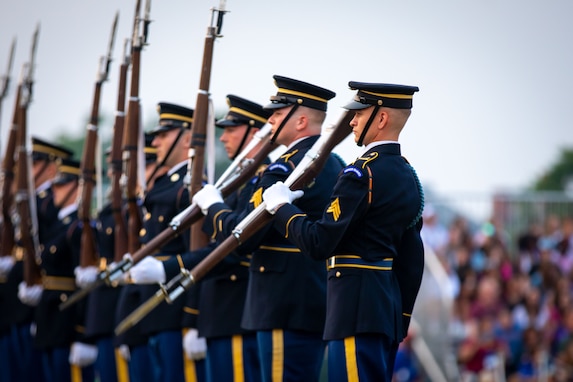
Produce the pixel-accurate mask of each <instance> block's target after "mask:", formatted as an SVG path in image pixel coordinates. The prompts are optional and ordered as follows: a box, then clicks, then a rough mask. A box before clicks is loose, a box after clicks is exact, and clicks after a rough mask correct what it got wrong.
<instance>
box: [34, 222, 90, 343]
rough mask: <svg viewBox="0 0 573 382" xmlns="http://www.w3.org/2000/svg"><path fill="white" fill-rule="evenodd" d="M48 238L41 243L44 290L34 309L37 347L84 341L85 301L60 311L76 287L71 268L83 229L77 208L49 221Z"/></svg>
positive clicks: (73, 264) (77, 253)
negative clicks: (53, 220) (51, 221)
mask: <svg viewBox="0 0 573 382" xmlns="http://www.w3.org/2000/svg"><path fill="white" fill-rule="evenodd" d="M51 228H52V229H51V235H50V239H47V240H46V241H45V242H44V243H43V251H42V277H43V284H44V290H43V292H42V297H41V299H40V302H39V304H38V305H37V306H36V308H35V322H36V325H37V333H36V337H35V344H36V346H37V347H38V348H40V349H45V348H53V347H60V346H67V345H70V344H71V343H72V342H74V341H86V340H87V339H86V338H85V336H84V329H85V328H84V320H85V303H83V302H79V303H78V304H75V305H74V306H72V307H70V308H68V309H65V310H63V311H60V309H59V305H60V304H61V303H62V302H63V301H65V300H66V298H67V297H68V296H69V295H71V294H72V293H73V292H74V290H75V276H74V269H75V268H76V267H77V266H78V265H79V260H80V243H81V235H82V228H81V223H80V221H79V220H78V214H77V211H74V212H72V213H71V214H69V215H67V216H65V217H64V218H62V219H61V220H58V221H57V223H52V227H51Z"/></svg>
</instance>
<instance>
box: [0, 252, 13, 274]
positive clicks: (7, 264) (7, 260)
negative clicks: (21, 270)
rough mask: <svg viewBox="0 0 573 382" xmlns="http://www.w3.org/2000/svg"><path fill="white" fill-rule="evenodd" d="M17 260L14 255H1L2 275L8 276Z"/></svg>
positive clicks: (0, 271)
mask: <svg viewBox="0 0 573 382" xmlns="http://www.w3.org/2000/svg"><path fill="white" fill-rule="evenodd" d="M15 263H16V261H15V260H14V258H13V257H12V256H1V257H0V276H7V275H8V273H10V270H11V269H12V267H13V266H14V264H15Z"/></svg>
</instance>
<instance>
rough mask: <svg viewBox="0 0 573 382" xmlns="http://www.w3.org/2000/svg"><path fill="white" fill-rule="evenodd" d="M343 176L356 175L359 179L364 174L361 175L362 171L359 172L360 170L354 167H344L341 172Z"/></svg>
mask: <svg viewBox="0 0 573 382" xmlns="http://www.w3.org/2000/svg"><path fill="white" fill-rule="evenodd" d="M342 173H343V174H347V173H353V174H354V175H356V176H357V177H359V178H362V177H363V176H364V174H362V171H360V169H358V168H356V167H354V166H348V167H346V168H345V169H344V170H343V171H342Z"/></svg>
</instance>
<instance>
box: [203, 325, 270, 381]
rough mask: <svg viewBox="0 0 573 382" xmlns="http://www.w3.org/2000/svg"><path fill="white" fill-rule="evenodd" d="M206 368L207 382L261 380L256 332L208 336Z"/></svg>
mask: <svg viewBox="0 0 573 382" xmlns="http://www.w3.org/2000/svg"><path fill="white" fill-rule="evenodd" d="M206 369H207V370H206V377H207V382H235V381H248V382H260V381H261V380H262V379H261V366H260V363H259V354H258V347H257V336H256V334H255V333H252V334H243V335H241V334H237V335H234V336H232V337H218V338H208V339H207V359H206Z"/></svg>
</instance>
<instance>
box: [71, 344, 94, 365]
mask: <svg viewBox="0 0 573 382" xmlns="http://www.w3.org/2000/svg"><path fill="white" fill-rule="evenodd" d="M96 359H97V346H95V345H90V344H85V343H83V342H74V343H72V348H71V349H70V357H69V358H68V361H69V362H70V363H71V364H72V365H76V366H80V367H83V366H88V365H91V364H93V363H94V362H95V361H96Z"/></svg>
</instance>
